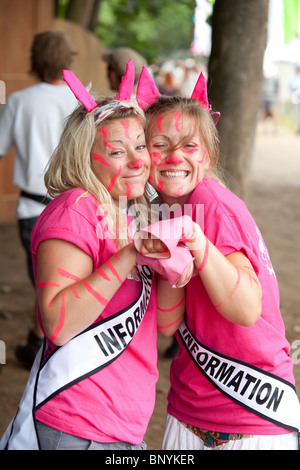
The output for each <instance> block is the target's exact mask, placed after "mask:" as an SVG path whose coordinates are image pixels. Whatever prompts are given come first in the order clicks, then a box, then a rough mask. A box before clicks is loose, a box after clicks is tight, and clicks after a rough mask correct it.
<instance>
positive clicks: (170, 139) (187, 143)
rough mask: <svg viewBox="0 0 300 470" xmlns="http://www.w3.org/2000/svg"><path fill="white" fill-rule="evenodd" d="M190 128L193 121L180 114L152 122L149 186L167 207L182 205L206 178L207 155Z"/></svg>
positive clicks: (166, 115)
mask: <svg viewBox="0 0 300 470" xmlns="http://www.w3.org/2000/svg"><path fill="white" fill-rule="evenodd" d="M183 117H184V119H182V118H183ZM194 128H195V119H194V118H191V117H189V116H188V115H183V114H182V113H180V112H175V113H173V112H167V113H165V114H163V115H161V116H159V117H158V118H157V119H156V121H154V122H153V126H152V128H151V133H152V134H151V135H150V136H149V137H150V139H149V140H150V152H151V156H152V161H151V172H150V176H151V177H150V182H151V185H152V186H153V187H154V188H155V189H156V190H157V191H158V192H159V195H160V197H161V199H162V200H163V202H166V203H167V204H170V205H172V204H174V202H178V203H179V204H183V203H184V202H185V201H186V200H187V198H188V196H189V195H190V193H191V192H192V191H193V190H194V189H195V187H196V186H197V184H199V182H200V181H202V179H203V178H204V176H205V174H206V173H205V172H206V168H205V165H204V164H205V162H206V160H207V152H206V151H205V149H204V146H203V143H202V140H201V138H200V137H199V135H197V133H196V132H195V134H194V135H193V132H194V131H193V130H194ZM158 129H159V131H160V132H158ZM191 131H192V135H191ZM188 136H190V137H189V138H188V140H187V137H188ZM173 149H177V150H176V152H175V151H173Z"/></svg>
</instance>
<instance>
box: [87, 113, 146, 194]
mask: <svg viewBox="0 0 300 470" xmlns="http://www.w3.org/2000/svg"><path fill="white" fill-rule="evenodd" d="M92 170H93V172H94V173H95V175H96V176H97V178H98V179H99V181H100V182H101V183H102V184H103V185H104V186H105V187H106V189H107V190H108V191H109V193H110V194H111V196H112V197H113V198H114V199H115V200H118V199H119V197H124V196H125V197H127V199H128V200H130V199H135V198H137V197H140V196H142V195H143V194H144V190H145V184H146V182H147V180H148V177H149V171H150V157H149V153H148V150H147V147H146V143H145V135H144V130H143V127H142V126H141V124H140V122H139V121H138V119H137V118H135V117H131V118H126V119H123V120H122V119H120V120H115V121H110V122H108V123H107V124H103V126H101V127H99V129H98V130H97V135H96V139H95V143H94V146H93V149H92Z"/></svg>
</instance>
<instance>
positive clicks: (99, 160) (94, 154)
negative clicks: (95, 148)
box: [93, 153, 111, 167]
mask: <svg viewBox="0 0 300 470" xmlns="http://www.w3.org/2000/svg"><path fill="white" fill-rule="evenodd" d="M93 160H95V161H98V162H101V163H103V165H106V166H109V167H111V165H110V164H109V163H108V162H107V161H106V160H105V159H104V158H103V157H101V155H98V154H97V153H93Z"/></svg>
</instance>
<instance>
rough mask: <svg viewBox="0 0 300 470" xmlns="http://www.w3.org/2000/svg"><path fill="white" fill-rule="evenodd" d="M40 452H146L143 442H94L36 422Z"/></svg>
mask: <svg viewBox="0 0 300 470" xmlns="http://www.w3.org/2000/svg"><path fill="white" fill-rule="evenodd" d="M36 426H37V431H38V437H39V442H40V446H41V450H146V449H147V445H146V443H145V442H144V441H143V442H142V443H141V444H139V445H134V444H130V443H129V442H95V441H90V440H88V439H83V438H81V437H77V436H73V435H71V434H66V433H64V432H62V431H58V430H57V429H54V428H51V427H50V426H47V425H46V424H44V423H41V422H40V421H37V422H36Z"/></svg>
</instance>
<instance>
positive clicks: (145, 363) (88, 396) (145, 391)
mask: <svg viewBox="0 0 300 470" xmlns="http://www.w3.org/2000/svg"><path fill="white" fill-rule="evenodd" d="M82 192H83V190H82V189H76V190H71V191H67V192H65V193H63V194H61V195H60V196H58V197H57V198H55V200H54V201H52V202H51V203H50V205H49V206H48V207H47V208H46V209H45V210H44V211H43V213H42V215H41V216H40V218H39V219H38V221H37V223H36V225H35V227H34V231H33V233H32V253H33V262H34V266H35V269H36V263H37V259H36V254H37V249H38V246H39V243H41V242H42V241H44V240H47V239H50V238H56V239H61V240H65V241H68V242H71V243H73V244H74V245H76V246H78V247H79V248H80V249H81V250H83V251H84V252H85V253H87V254H88V255H89V256H90V257H91V259H92V260H93V265H94V270H95V269H97V268H98V267H99V266H101V265H102V264H103V263H104V262H105V261H106V260H107V259H108V258H110V257H111V256H112V255H113V254H114V253H116V252H117V251H118V250H117V248H116V245H115V242H114V240H113V239H112V238H109V237H107V233H106V230H107V227H106V222H105V219H104V218H103V215H102V211H101V210H99V206H98V204H97V202H96V200H95V199H94V197H92V196H83V197H81V198H80V199H79V201H77V198H78V196H80V195H81V194H82ZM152 285H153V287H152V292H151V296H150V301H149V305H148V309H147V311H146V313H145V315H144V318H143V320H142V322H141V324H140V327H139V329H138V331H137V333H136V335H135V336H134V338H133V340H132V341H131V343H130V344H129V345H128V346H127V348H126V350H125V351H124V352H123V353H122V354H121V355H120V356H119V357H118V358H117V359H116V360H115V361H114V362H112V363H111V364H110V365H108V366H107V367H105V368H104V369H102V370H101V371H100V372H97V373H95V374H94V375H92V376H91V377H89V378H86V379H84V380H82V381H81V382H79V383H77V384H75V385H73V386H72V387H70V388H69V389H67V390H64V391H62V392H61V393H59V395H57V396H55V397H54V398H52V399H51V400H50V401H49V402H48V403H46V404H44V405H43V406H42V407H41V408H40V409H39V410H38V411H37V412H36V418H37V419H38V420H39V421H42V422H43V423H45V424H47V425H48V426H52V427H54V428H55V429H58V430H60V431H63V432H66V433H69V434H73V435H76V436H79V437H82V438H85V439H90V440H94V441H97V442H117V441H126V442H130V443H132V444H140V443H141V441H142V440H143V436H144V434H145V431H146V428H147V425H148V422H149V420H150V417H151V415H152V412H153V409H154V402H155V386H156V381H157V378H158V372H157V348H156V339H157V334H156V331H157V320H156V286H155V282H153V283H152ZM140 290H141V282H140V280H135V279H132V278H130V276H128V278H127V279H126V280H125V281H124V282H123V284H122V285H121V287H120V288H119V290H118V291H117V292H116V294H115V295H114V297H113V298H112V299H111V301H110V302H109V304H108V305H107V307H106V308H105V310H104V311H103V312H102V314H101V319H105V318H107V317H109V316H111V315H113V314H115V313H117V312H119V311H121V310H122V309H124V308H125V307H127V306H128V305H130V304H131V303H132V302H133V301H134V300H136V298H137V297H138V295H139V293H140ZM38 315H39V320H40V312H38ZM48 341H49V340H48ZM53 349H55V346H54V345H53V344H52V343H51V342H49V350H48V351H47V352H46V356H47V355H49V352H51V351H52V350H53Z"/></svg>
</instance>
